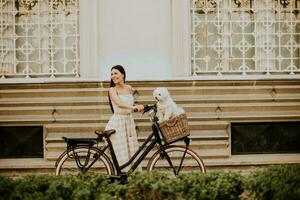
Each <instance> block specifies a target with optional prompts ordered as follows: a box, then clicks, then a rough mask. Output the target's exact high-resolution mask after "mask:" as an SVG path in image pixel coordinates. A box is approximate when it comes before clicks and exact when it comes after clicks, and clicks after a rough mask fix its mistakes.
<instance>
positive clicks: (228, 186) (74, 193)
mask: <svg viewBox="0 0 300 200" xmlns="http://www.w3.org/2000/svg"><path fill="white" fill-rule="evenodd" d="M299 184H300V166H296V165H294V166H274V167H270V168H267V169H264V170H257V171H255V172H254V173H252V174H250V175H249V176H242V175H240V174H239V173H232V172H210V173H206V174H199V173H188V174H183V175H180V176H179V177H177V178H170V177H168V176H167V175H165V174H162V173H160V172H153V173H150V174H147V173H144V172H143V173H141V172H138V173H135V174H133V175H131V176H130V177H129V178H128V182H126V183H119V182H118V181H114V182H111V179H110V178H109V177H107V176H100V175H96V174H81V175H77V176H75V175H64V176H54V175H33V176H25V177H22V178H17V179H11V178H8V177H4V176H0V199H1V200H2V199H3V200H4V199H5V200H21V199H22V200H23V199H24V200H41V199H43V200H56V199H58V200H60V199H61V200H68V199H70V200H71V199H72V200H73V199H75V200H76V199H78V200H79V199H80V200H94V199H95V200H100V199H124V200H131V199H134V200H144V199H147V200H149V199H150V200H162V199H169V200H175V199H176V200H183V199H222V200H223V199H242V198H244V197H245V192H244V191H246V193H247V194H249V195H250V196H248V197H250V198H252V199H253V198H254V199H300V189H299V188H300V185H299ZM246 196H247V195H246Z"/></svg>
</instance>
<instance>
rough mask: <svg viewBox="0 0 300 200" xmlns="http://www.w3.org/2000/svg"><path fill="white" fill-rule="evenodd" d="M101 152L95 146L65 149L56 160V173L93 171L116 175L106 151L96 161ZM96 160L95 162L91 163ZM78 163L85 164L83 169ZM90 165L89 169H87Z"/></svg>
mask: <svg viewBox="0 0 300 200" xmlns="http://www.w3.org/2000/svg"><path fill="white" fill-rule="evenodd" d="M100 153H101V152H100V151H99V150H98V149H97V148H95V147H91V148H90V149H89V147H85V146H80V147H75V148H74V151H73V150H70V151H65V152H64V153H63V154H62V155H61V156H60V157H59V159H58V160H57V162H56V170H55V174H56V175H61V174H79V173H83V172H84V173H90V172H92V173H97V174H107V175H114V168H113V165H112V163H111V161H110V159H109V158H108V156H107V155H106V154H105V153H102V154H101V156H100V157H99V158H98V159H97V160H96V161H95V159H96V158H97V157H98V155H100ZM75 158H77V159H75ZM76 160H77V161H76ZM94 161H95V163H94V164H92V165H91V163H92V162H94ZM77 163H80V165H85V167H83V168H82V170H81V169H80V168H79V167H78V164H77ZM88 167H89V169H87V168H88ZM86 170H87V171H86Z"/></svg>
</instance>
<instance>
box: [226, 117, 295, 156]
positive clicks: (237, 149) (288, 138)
mask: <svg viewBox="0 0 300 200" xmlns="http://www.w3.org/2000/svg"><path fill="white" fill-rule="evenodd" d="M276 153H300V122H261V123H260V122H259V123H232V124H231V154H232V155H243V154H276Z"/></svg>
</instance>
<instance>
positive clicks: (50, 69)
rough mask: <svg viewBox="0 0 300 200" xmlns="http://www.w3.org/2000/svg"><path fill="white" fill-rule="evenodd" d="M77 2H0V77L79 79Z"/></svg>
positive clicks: (64, 0)
mask: <svg viewBox="0 0 300 200" xmlns="http://www.w3.org/2000/svg"><path fill="white" fill-rule="evenodd" d="M78 19H79V0H0V76H1V78H6V77H26V78H29V77H57V76H79V30H78V22H79V20H78Z"/></svg>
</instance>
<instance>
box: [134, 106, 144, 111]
mask: <svg viewBox="0 0 300 200" xmlns="http://www.w3.org/2000/svg"><path fill="white" fill-rule="evenodd" d="M133 110H134V111H135V112H141V111H143V110H144V106H143V105H134V106H133Z"/></svg>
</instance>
